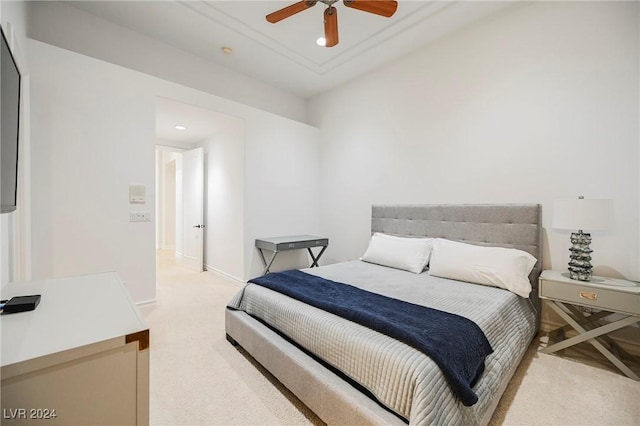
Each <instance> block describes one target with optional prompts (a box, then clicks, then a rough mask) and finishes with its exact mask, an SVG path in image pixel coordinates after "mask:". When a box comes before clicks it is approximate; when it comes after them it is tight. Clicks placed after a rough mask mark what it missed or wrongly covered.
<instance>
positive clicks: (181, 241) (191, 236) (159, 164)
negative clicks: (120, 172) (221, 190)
mask: <svg viewBox="0 0 640 426" xmlns="http://www.w3.org/2000/svg"><path fill="white" fill-rule="evenodd" d="M156 194H157V197H156V200H157V204H156V217H157V221H156V249H157V250H161V251H162V252H163V253H164V256H163V258H168V257H169V256H168V255H169V254H171V253H172V254H173V257H174V258H175V261H176V263H178V264H181V265H182V266H185V267H186V268H188V269H190V270H191V271H193V272H202V271H203V270H204V237H205V232H204V231H205V224H204V149H203V148H201V147H200V148H193V149H190V150H179V149H176V148H170V147H164V146H157V147H156Z"/></svg>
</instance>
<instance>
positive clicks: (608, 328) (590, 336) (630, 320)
mask: <svg viewBox="0 0 640 426" xmlns="http://www.w3.org/2000/svg"><path fill="white" fill-rule="evenodd" d="M549 306H550V307H551V308H552V309H553V310H554V311H556V313H557V314H558V315H560V316H561V317H562V318H563V319H564V320H565V321H567V323H569V324H570V325H571V326H572V327H573V328H574V329H575V330H576V331H577V332H578V333H579V334H578V335H577V336H574V337H571V338H570V339H566V340H563V341H562V342H559V343H556V344H554V345H551V346H548V347H546V348H544V349H542V350H541V351H540V352H542V353H553V352H556V351H559V350H562V349H565V348H568V347H570V346H573V345H576V344H578V343H582V342H584V341H588V342H589V343H590V344H591V345H593V346H594V347H595V348H596V349H597V350H598V351H599V352H600V353H601V354H602V355H604V356H605V357H606V358H607V359H608V360H609V361H611V363H612V364H613V365H615V366H616V367H618V368H619V369H620V370H621V371H622V372H623V373H625V374H626V375H627V376H628V377H630V378H632V379H634V380H640V377H638V375H637V374H635V373H634V372H633V371H631V369H630V368H629V367H627V366H626V365H625V364H624V363H623V362H622V361H621V360H620V359H619V358H618V357H616V356H615V355H614V354H613V353H611V351H610V350H609V349H607V348H606V347H605V346H604V345H602V343H600V342H599V341H598V340H597V339H596V338H597V337H599V336H602V335H604V334H607V333H611V332H612V331H615V330H618V329H620V328H623V327H626V326H628V325H631V324H635V323H636V322H640V318H638V317H632V316H628V317H625V318H623V319H621V320H618V321H616V322H612V323H609V324H607V325H603V326H599V327H596V328H594V329H593V330H590V331H587V330H586V329H585V328H584V327H583V326H582V325H580V324H579V323H578V322H577V321H576V320H575V319H574V318H573V317H572V316H571V315H569V313H567V312H566V311H565V309H567V307H566V306H565V305H564V304H562V303H561V302H555V301H554V302H551V303H550V304H549ZM563 308H565V309H563Z"/></svg>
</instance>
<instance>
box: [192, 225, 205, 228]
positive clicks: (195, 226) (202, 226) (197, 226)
mask: <svg viewBox="0 0 640 426" xmlns="http://www.w3.org/2000/svg"><path fill="white" fill-rule="evenodd" d="M193 227H194V228H204V225H194V226H193Z"/></svg>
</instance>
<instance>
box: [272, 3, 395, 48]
mask: <svg viewBox="0 0 640 426" xmlns="http://www.w3.org/2000/svg"><path fill="white" fill-rule="evenodd" d="M337 1H338V0H303V1H299V2H297V3H294V4H292V5H290V6H287V7H284V8H282V9H280V10H276V11H275V12H273V13H270V14H268V15H267V21H269V22H271V23H272V24H275V23H276V22H280V21H282V20H283V19H285V18H288V17H290V16H292V15H295V14H296V13H299V12H302V11H303V10H306V9H309V8H310V7H312V6H315V5H316V3H318V2H320V3H324V4H326V5H327V6H328V7H327V8H326V9H325V11H324V38H325V39H326V45H325V46H327V47H333V46H335V45H336V44H338V10H337V9H336V8H335V7H333V4H334V3H336V2H337ZM343 3H344V5H345V6H347V7H351V8H353V9H358V10H362V11H364V12H369V13H373V14H376V15H380V16H384V17H387V18H389V17H390V16H392V15H393V14H394V13H396V9H397V8H398V2H397V1H395V0H343Z"/></svg>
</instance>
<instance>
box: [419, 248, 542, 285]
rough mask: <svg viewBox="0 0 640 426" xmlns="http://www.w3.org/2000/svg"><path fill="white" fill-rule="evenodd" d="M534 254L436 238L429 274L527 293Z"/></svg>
mask: <svg viewBox="0 0 640 426" xmlns="http://www.w3.org/2000/svg"><path fill="white" fill-rule="evenodd" d="M536 261H537V260H536V258H535V257H533V256H532V255H530V254H529V253H527V252H524V251H522V250H517V249H509V248H502V247H484V246H475V245H471V244H465V243H459V242H455V241H449V240H445V239H442V238H436V239H434V241H433V251H432V254H431V261H430V262H429V274H430V275H434V276H436V277H443V278H451V279H454V280H459V281H468V282H471V283H475V284H483V285H489V286H494V287H500V288H504V289H507V290H509V291H511V292H513V293H515V294H517V295H518V296H522V297H529V293H530V292H531V283H530V282H529V273H530V272H531V270H532V269H533V266H534V265H535V264H536Z"/></svg>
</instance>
